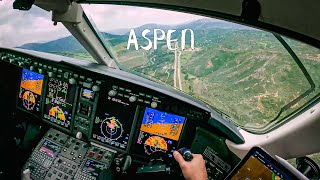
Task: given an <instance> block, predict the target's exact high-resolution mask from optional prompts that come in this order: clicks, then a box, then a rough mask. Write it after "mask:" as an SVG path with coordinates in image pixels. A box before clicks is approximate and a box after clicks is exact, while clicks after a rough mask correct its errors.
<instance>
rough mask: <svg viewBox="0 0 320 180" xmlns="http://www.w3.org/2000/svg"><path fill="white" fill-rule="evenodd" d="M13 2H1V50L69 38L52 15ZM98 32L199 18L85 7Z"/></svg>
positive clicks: (148, 10) (137, 9)
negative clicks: (21, 7) (52, 19)
mask: <svg viewBox="0 0 320 180" xmlns="http://www.w3.org/2000/svg"><path fill="white" fill-rule="evenodd" d="M12 3H13V0H2V1H0V46H3V47H16V46H20V45H22V44H26V43H32V42H47V41H51V40H54V39H58V38H61V37H65V36H68V35H70V33H69V32H68V31H67V30H66V29H65V28H64V26H63V25H61V23H58V25H57V26H54V25H53V22H52V21H51V13H49V12H47V11H44V10H42V9H40V8H38V7H37V6H33V7H32V8H31V10H29V11H19V10H14V9H13V8H12ZM84 10H85V12H86V13H87V14H88V16H90V17H91V18H92V19H93V20H94V22H95V24H96V25H97V27H98V29H99V30H101V31H110V30H115V29H123V28H126V29H127V28H134V27H138V26H141V25H143V24H147V23H157V24H180V23H184V22H188V21H192V20H196V19H200V18H203V17H201V16H196V15H191V14H185V13H179V12H172V11H165V10H158V9H151V8H141V7H129V6H117V5H84Z"/></svg>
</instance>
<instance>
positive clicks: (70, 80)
mask: <svg viewBox="0 0 320 180" xmlns="http://www.w3.org/2000/svg"><path fill="white" fill-rule="evenodd" d="M69 83H70V84H76V83H77V80H76V79H74V78H70V79H69Z"/></svg>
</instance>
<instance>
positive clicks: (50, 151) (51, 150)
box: [39, 140, 60, 158]
mask: <svg viewBox="0 0 320 180" xmlns="http://www.w3.org/2000/svg"><path fill="white" fill-rule="evenodd" d="M59 150H60V146H58V145H56V144H54V143H52V142H50V141H48V140H45V141H44V142H43V144H42V146H41V147H40V149H39V151H40V152H42V153H44V154H46V155H47V156H49V157H52V158H53V157H56V156H57V154H58V153H59Z"/></svg>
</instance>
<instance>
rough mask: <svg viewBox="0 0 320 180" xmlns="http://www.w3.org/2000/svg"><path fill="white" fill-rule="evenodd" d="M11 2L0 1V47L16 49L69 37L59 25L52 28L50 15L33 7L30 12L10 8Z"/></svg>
mask: <svg viewBox="0 0 320 180" xmlns="http://www.w3.org/2000/svg"><path fill="white" fill-rule="evenodd" d="M12 3H13V1H0V12H1V14H0V46H2V47H16V46H20V45H22V44H26V43H32V42H44V41H50V40H53V39H57V38H61V37H65V36H68V35H70V33H69V32H68V31H67V30H66V29H65V28H64V26H62V25H61V24H59V25H57V26H54V25H53V22H52V21H51V13H50V12H47V11H44V10H42V9H40V8H38V7H37V6H33V7H32V8H31V10H30V11H19V10H14V9H13V8H12Z"/></svg>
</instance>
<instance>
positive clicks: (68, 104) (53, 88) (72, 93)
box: [44, 78, 76, 129]
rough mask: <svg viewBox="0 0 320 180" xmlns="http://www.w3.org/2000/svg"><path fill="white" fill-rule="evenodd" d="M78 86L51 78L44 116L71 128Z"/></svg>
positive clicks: (52, 121)
mask: <svg viewBox="0 0 320 180" xmlns="http://www.w3.org/2000/svg"><path fill="white" fill-rule="evenodd" d="M75 97H76V87H75V86H74V85H70V84H69V83H67V82H63V81H61V80H58V79H55V78H50V79H49V82H48V93H47V96H46V101H45V107H44V118H45V119H47V120H48V121H50V122H51V123H54V124H57V125H59V126H61V127H64V128H66V129H70V125H71V119H72V109H73V104H74V99H75Z"/></svg>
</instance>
